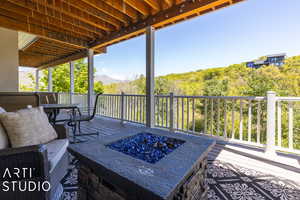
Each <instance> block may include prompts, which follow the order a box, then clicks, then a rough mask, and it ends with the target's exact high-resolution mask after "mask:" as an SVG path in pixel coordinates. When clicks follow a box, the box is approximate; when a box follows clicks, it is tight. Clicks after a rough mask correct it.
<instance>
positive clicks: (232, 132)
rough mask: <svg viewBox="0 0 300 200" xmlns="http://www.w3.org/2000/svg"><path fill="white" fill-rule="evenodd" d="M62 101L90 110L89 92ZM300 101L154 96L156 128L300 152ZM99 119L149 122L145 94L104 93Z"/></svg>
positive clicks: (270, 97) (271, 95) (268, 97)
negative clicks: (88, 104)
mask: <svg viewBox="0 0 300 200" xmlns="http://www.w3.org/2000/svg"><path fill="white" fill-rule="evenodd" d="M59 97H60V98H59V99H60V102H61V103H67V102H68V101H71V100H72V101H73V102H74V103H80V105H81V106H82V107H87V95H86V94H72V95H71V97H70V94H69V93H65V94H63V93H61V94H60V95H59ZM299 108H300V97H276V94H275V93H272V92H268V94H267V95H266V97H245V96H177V95H173V94H172V93H170V94H169V95H155V126H156V127H160V128H166V129H170V130H171V131H183V132H187V133H191V134H205V135H208V136H211V137H216V138H219V139H222V140H227V141H231V142H237V143H244V144H250V145H255V146H260V147H266V150H267V152H269V153H274V152H275V150H281V151H287V152H293V153H299V154H300V113H299V112H298V111H299V110H300V109H299ZM96 113H97V114H98V115H101V116H105V117H111V118H115V119H120V120H121V121H122V122H124V121H128V122H134V123H141V124H145V123H146V96H145V95H132V94H124V93H122V94H103V95H101V96H100V97H99V101H98V104H97V112H96Z"/></svg>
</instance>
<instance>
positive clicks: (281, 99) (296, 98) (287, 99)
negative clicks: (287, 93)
mask: <svg viewBox="0 0 300 200" xmlns="http://www.w3.org/2000/svg"><path fill="white" fill-rule="evenodd" d="M276 100H277V101H300V97H276Z"/></svg>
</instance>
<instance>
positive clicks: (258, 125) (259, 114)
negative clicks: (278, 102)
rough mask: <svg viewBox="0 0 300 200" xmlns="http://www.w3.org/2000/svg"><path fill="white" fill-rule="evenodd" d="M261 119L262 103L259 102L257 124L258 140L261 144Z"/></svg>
mask: <svg viewBox="0 0 300 200" xmlns="http://www.w3.org/2000/svg"><path fill="white" fill-rule="evenodd" d="M260 121H261V105H260V101H258V102H257V124H256V137H257V138H256V141H257V143H258V144H260Z"/></svg>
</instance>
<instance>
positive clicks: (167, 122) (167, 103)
mask: <svg viewBox="0 0 300 200" xmlns="http://www.w3.org/2000/svg"><path fill="white" fill-rule="evenodd" d="M166 128H169V98H168V97H166Z"/></svg>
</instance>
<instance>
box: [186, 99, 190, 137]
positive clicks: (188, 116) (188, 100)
mask: <svg viewBox="0 0 300 200" xmlns="http://www.w3.org/2000/svg"><path fill="white" fill-rule="evenodd" d="M186 101H187V102H186V107H187V108H186V109H187V117H186V130H187V131H189V130H190V98H187V99H186Z"/></svg>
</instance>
